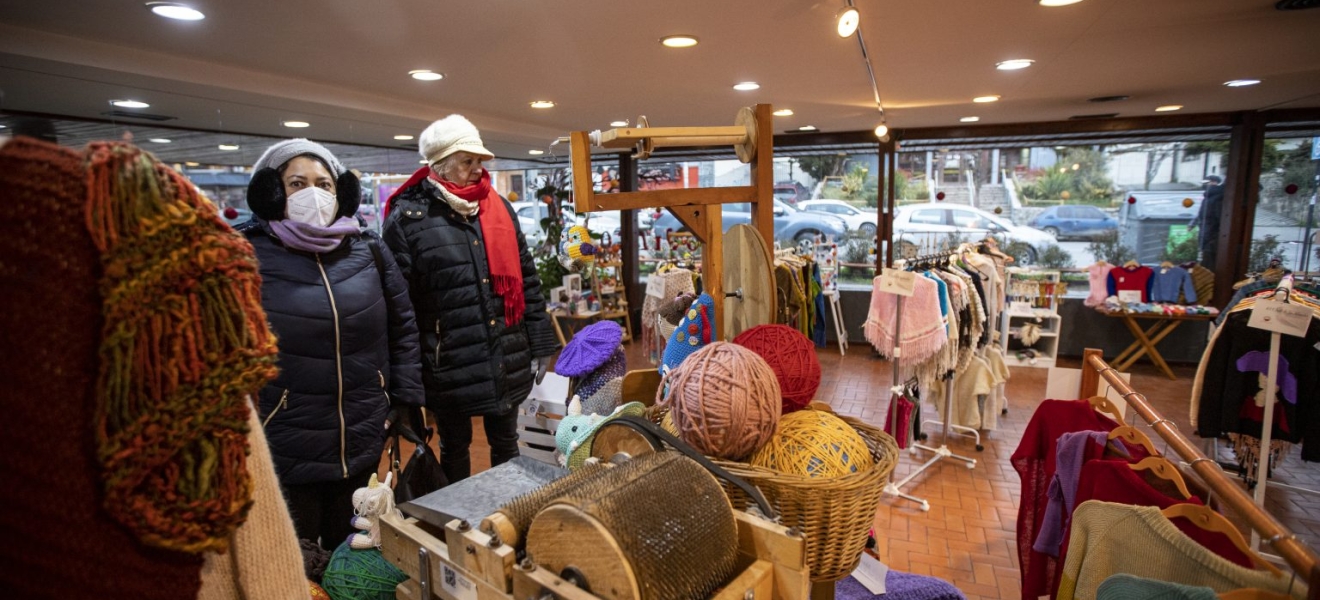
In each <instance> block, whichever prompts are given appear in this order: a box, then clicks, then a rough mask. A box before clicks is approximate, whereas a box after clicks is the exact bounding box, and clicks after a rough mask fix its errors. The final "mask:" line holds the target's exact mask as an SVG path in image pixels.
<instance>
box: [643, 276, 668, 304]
mask: <svg viewBox="0 0 1320 600" xmlns="http://www.w3.org/2000/svg"><path fill="white" fill-rule="evenodd" d="M651 277H652V279H651V280H650V281H648V282H646V295H647V296H651V297H654V298H659V299H661V300H667V299H668V298H665V284H664V283H663V282H661V281H660V275H651Z"/></svg>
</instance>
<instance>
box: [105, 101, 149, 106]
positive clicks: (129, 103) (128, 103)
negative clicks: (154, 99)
mask: <svg viewBox="0 0 1320 600" xmlns="http://www.w3.org/2000/svg"><path fill="white" fill-rule="evenodd" d="M110 103H111V104H113V105H115V106H118V107H119V108H148V107H150V106H151V105H150V104H147V103H146V102H142V101H141V100H111V101H110Z"/></svg>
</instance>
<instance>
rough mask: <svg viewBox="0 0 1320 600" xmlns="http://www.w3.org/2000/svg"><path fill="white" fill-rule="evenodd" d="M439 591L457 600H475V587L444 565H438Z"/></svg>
mask: <svg viewBox="0 0 1320 600" xmlns="http://www.w3.org/2000/svg"><path fill="white" fill-rule="evenodd" d="M440 589H442V590H444V591H445V593H446V594H449V595H450V596H453V597H454V598H457V599H458V600H477V585H476V584H475V583H472V580H471V579H468V578H467V577H464V576H463V574H462V573H459V572H458V570H457V569H454V568H453V567H451V566H449V565H446V564H444V563H441V564H440Z"/></svg>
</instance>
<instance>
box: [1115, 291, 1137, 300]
mask: <svg viewBox="0 0 1320 600" xmlns="http://www.w3.org/2000/svg"><path fill="white" fill-rule="evenodd" d="M1118 300H1119V302H1141V290H1121V291H1119V292H1118Z"/></svg>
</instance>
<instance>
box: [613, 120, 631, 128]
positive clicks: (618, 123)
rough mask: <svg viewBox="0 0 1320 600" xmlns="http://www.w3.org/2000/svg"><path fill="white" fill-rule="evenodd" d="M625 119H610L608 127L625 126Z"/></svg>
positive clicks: (626, 123)
mask: <svg viewBox="0 0 1320 600" xmlns="http://www.w3.org/2000/svg"><path fill="white" fill-rule="evenodd" d="M627 126H628V122H627V121H610V127H627Z"/></svg>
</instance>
